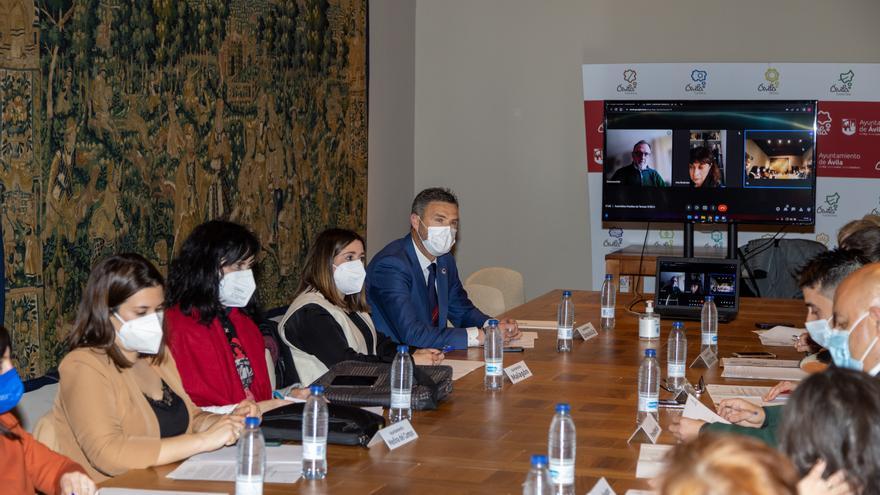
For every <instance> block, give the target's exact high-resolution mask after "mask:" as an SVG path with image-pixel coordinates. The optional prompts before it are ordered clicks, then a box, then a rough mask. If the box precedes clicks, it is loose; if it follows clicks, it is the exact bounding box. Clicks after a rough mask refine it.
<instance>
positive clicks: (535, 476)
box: [523, 455, 553, 495]
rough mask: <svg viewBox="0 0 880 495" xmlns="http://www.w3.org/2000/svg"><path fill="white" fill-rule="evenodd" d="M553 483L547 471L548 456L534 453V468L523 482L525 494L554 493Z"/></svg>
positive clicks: (549, 494)
mask: <svg viewBox="0 0 880 495" xmlns="http://www.w3.org/2000/svg"><path fill="white" fill-rule="evenodd" d="M552 494H553V485H552V483H551V481H550V473H549V472H548V471H547V456H546V455H533V456H532V469H530V470H529V474H528V476H526V482H525V483H523V495H552Z"/></svg>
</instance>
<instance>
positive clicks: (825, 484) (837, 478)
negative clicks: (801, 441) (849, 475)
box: [797, 460, 856, 495]
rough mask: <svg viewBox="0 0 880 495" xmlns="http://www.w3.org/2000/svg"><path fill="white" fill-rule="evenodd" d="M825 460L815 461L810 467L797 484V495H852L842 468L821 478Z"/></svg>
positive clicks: (852, 492)
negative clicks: (825, 477)
mask: <svg viewBox="0 0 880 495" xmlns="http://www.w3.org/2000/svg"><path fill="white" fill-rule="evenodd" d="M825 467H826V464H825V461H822V460H820V461H817V462H816V464H815V465H814V466H813V468H812V469H810V472H809V473H807V475H806V476H804V478H803V479H802V480H800V481H799V482H798V484H797V492H798V495H854V494H855V493H856V490H853V489H852V487H851V486H850V484H849V482H848V481H846V475H845V474H844V472H843V470H840V471H837V472H836V473H834V474H832V475H831V476H829V477H828V478H827V479H822V473H824V472H825Z"/></svg>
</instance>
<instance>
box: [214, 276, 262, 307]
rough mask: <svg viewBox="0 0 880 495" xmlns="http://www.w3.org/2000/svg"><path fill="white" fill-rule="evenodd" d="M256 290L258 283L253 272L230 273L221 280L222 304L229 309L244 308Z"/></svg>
mask: <svg viewBox="0 0 880 495" xmlns="http://www.w3.org/2000/svg"><path fill="white" fill-rule="evenodd" d="M256 290H257V282H256V281H255V280H254V272H253V271H252V270H250V269H247V270H240V271H237V272H229V273H227V274H226V275H223V278H221V279H220V288H219V292H220V304H222V305H224V306H226V307H227V308H243V307H245V306H247V303H248V301H250V300H251V296H253V295H254V291H256Z"/></svg>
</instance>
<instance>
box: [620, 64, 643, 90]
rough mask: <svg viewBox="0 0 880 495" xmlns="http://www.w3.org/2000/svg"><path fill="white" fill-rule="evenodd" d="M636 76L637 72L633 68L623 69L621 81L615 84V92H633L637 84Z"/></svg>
mask: <svg viewBox="0 0 880 495" xmlns="http://www.w3.org/2000/svg"><path fill="white" fill-rule="evenodd" d="M636 77H638V73H637V72H636V71H635V70H633V69H626V70H625V71H623V83H621V84H618V85H617V92H618V93H626V94H631V95H632V94H635V93H636V86H638V85H639V82H638V81H637V80H636Z"/></svg>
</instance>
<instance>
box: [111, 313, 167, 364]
mask: <svg viewBox="0 0 880 495" xmlns="http://www.w3.org/2000/svg"><path fill="white" fill-rule="evenodd" d="M113 316H115V317H116V319H117V320H119V322H120V323H122V327H121V328H120V329H119V342H120V343H121V344H122V347H125V348H126V349H128V350H129V351H135V352H139V353H141V354H156V353H157V352H159V345H160V344H161V343H162V312H161V311H156V312H154V313H150V314H148V315H144V316H141V317H140V318H135V319H133V320H129V321H125V320H123V319H122V317H121V316H119V313H113Z"/></svg>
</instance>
